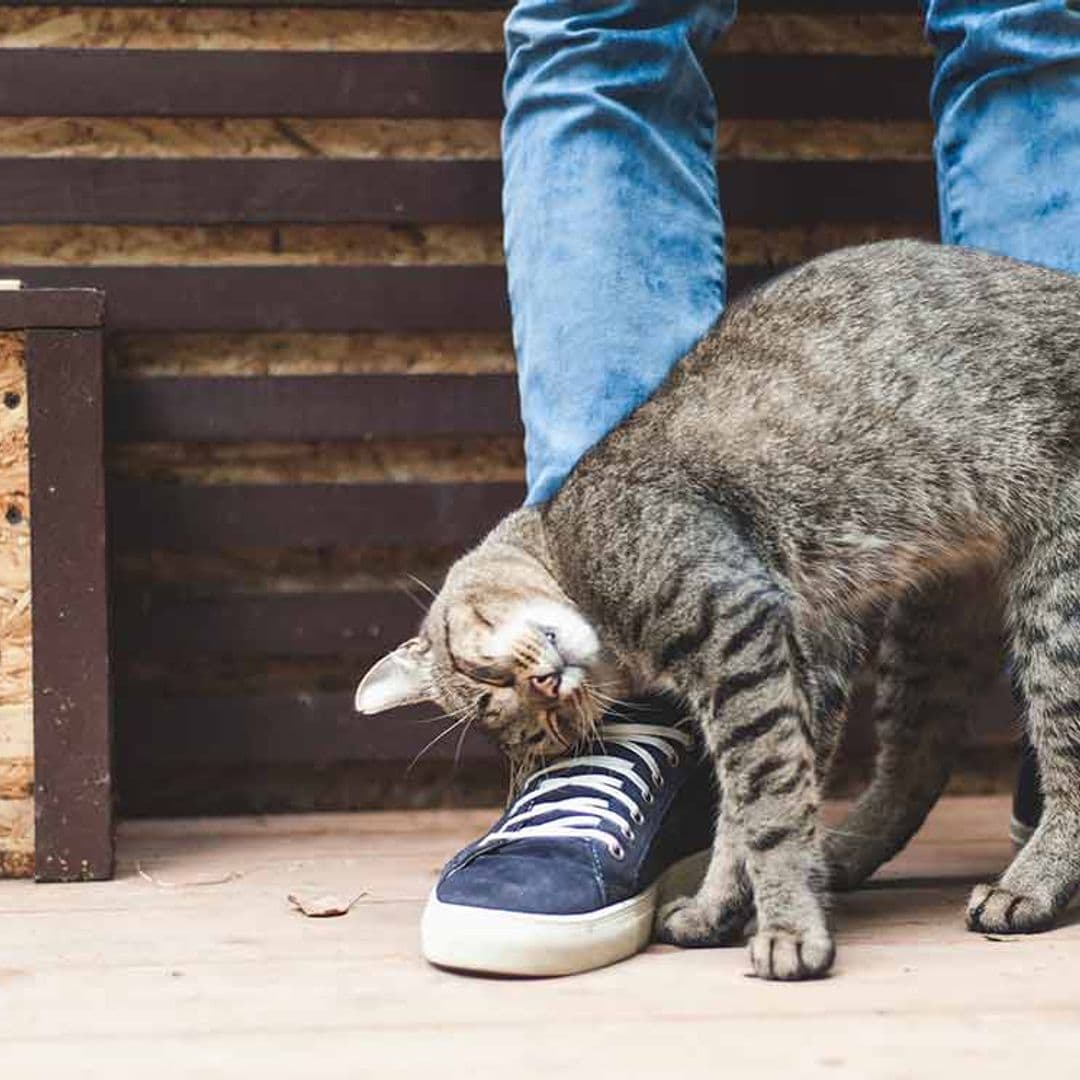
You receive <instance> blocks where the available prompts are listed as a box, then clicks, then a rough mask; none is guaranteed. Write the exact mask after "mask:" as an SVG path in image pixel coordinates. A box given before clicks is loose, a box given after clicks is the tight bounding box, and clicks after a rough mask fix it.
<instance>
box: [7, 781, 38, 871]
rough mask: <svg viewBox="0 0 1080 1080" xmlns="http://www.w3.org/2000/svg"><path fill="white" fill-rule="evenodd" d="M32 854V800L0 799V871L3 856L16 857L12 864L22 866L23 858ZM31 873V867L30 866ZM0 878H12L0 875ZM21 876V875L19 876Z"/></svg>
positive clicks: (28, 798)
mask: <svg viewBox="0 0 1080 1080" xmlns="http://www.w3.org/2000/svg"><path fill="white" fill-rule="evenodd" d="M33 852H34V800H33V798H30V797H23V798H19V799H0V870H2V867H3V859H4V856H5V855H7V856H12V855H13V856H16V859H14V860H12V861H13V864H14V865H15V866H16V867H18V866H23V865H24V862H25V859H24V857H25V856H31V857H32V856H33ZM30 869H31V871H32V870H33V866H32V865H31V866H30ZM0 876H5V877H6V876H12V875H7V874H0ZM20 876H22V875H20Z"/></svg>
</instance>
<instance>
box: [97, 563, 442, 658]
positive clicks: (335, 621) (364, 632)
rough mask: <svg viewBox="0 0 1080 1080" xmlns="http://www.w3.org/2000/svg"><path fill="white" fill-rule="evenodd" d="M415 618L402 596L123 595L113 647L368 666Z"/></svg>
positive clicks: (141, 652) (407, 632)
mask: <svg viewBox="0 0 1080 1080" xmlns="http://www.w3.org/2000/svg"><path fill="white" fill-rule="evenodd" d="M432 584H436V583H434V582H433V583H432ZM421 615H422V609H421V608H420V607H419V606H418V604H417V601H416V600H415V599H414V598H413V597H412V596H409V595H406V594H405V593H404V592H330V593H263V594H244V593H233V594H226V595H221V596H211V597H176V596H170V595H169V594H168V593H165V592H160V591H157V590H134V589H127V590H125V593H124V600H123V602H122V603H119V604H117V606H116V611H115V614H114V630H115V634H116V644H117V647H118V648H119V649H120V650H121V653H122V654H123V655H128V656H131V655H138V656H140V657H147V656H152V657H172V658H177V657H188V658H191V657H205V656H209V655H214V654H218V655H222V656H228V657H249V656H281V657H291V658H298V657H313V656H353V657H363V658H364V659H365V660H367V659H372V658H374V657H377V656H380V655H381V654H382V653H384V652H387V651H388V650H390V649H392V648H394V647H395V646H396V645H398V644H399V643H400V642H402V641H404V640H405V639H406V638H409V637H412V635H413V634H415V633H416V628H417V626H418V625H419V623H420V619H421Z"/></svg>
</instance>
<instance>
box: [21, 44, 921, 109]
mask: <svg viewBox="0 0 1080 1080" xmlns="http://www.w3.org/2000/svg"><path fill="white" fill-rule="evenodd" d="M3 64H4V79H3V80H2V81H0V115H8V116H130V115H136V114H137V115H142V116H222V115H225V116H384V117H421V116H425V117H477V118H480V117H497V116H499V115H500V113H501V112H502V74H503V60H502V57H501V56H499V55H498V54H495V53H374V52H372V53H301V52H295V53H283V52H263V51H259V52H243V51H228V52H212V51H207V52H196V51H188V52H184V51H175V52H174V51H168V50H154V49H146V50H132V51H126V50H122V49H91V50H83V49H6V50H4V51H3ZM706 69H707V71H708V75H709V79H710V81H711V83H712V85H713V88H714V91H715V93H716V96H717V100H718V102H719V105H720V111H721V113H722V114H723V115H725V116H738V117H777V116H784V117H789V118H797V117H813V116H832V117H837V118H840V117H849V118H860V117H861V118H877V117H895V118H922V117H923V116H925V114H926V112H927V95H928V92H929V80H930V61H929V60H928V59H926V58H923V57H879V56H870V57H862V56H772V55H745V54H739V55H733V56H720V57H710V58H709V60H708V61H707V62H706Z"/></svg>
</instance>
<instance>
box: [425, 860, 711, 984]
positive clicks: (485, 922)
mask: <svg viewBox="0 0 1080 1080" xmlns="http://www.w3.org/2000/svg"><path fill="white" fill-rule="evenodd" d="M709 854H710V853H709V852H708V851H707V850H706V851H699V852H696V853H695V854H693V855H688V856H687V857H686V858H685V859H681V860H680V861H679V862H677V863H675V864H674V865H673V866H672V867H670V868H669V869H668V870H667V871H666V872H665V873H664V874H663V875H662V876H661V877H660V879H659V880H658V881H657V882H655V883H654V884H653V885H651V886H650V887H649V888H648V889H646V890H645V891H644V892H642V893H638V895H637V896H632V897H630V899H629V900H623V901H622V902H621V903H618V904H612V905H611V906H610V907H606V908H601V909H600V910H599V911H587V912H585V913H583V914H581V915H531V914H529V913H528V912H521V911H497V910H492V909H490V908H479V907H466V906H464V905H462V904H444V903H442V902H441V901H440V900H439V899H438V897H437V896H436V895H435V891H434V890H432V892H431V895H430V896H429V897H428V902H427V907H426V908H425V909H424V917H423V919H422V920H421V923H420V942H421V949H422V951H423V954H424V958H425V959H426V960H428V961H429V962H430V963H432V964H435V965H437V966H438V967H445V968H452V969H454V970H456V971H472V972H478V973H484V974H488V975H532V976H538V975H573V974H575V973H576V972H580V971H591V970H592V969H593V968H598V967H605V966H606V965H607V964H614V963H616V962H617V961H619V960H625V959H626V958H627V957H628V956H633V955H634V953H637V952H641V950H642V949H644V948H645V946H646V945H648V943H649V939H650V938H651V937H652V927H653V918H654V916H655V915H656V909H657V908H658V907H659V906H660V905H661V904H664V903H666V902H667V901H668V900H672V899H674V898H675V897H677V896H687V895H689V894H690V893H692V892H694V891H695V890H696V889H697V887H698V885H699V884H700V883H701V879H702V878H703V877H704V876H705V869H706V867H707V866H708V864H709Z"/></svg>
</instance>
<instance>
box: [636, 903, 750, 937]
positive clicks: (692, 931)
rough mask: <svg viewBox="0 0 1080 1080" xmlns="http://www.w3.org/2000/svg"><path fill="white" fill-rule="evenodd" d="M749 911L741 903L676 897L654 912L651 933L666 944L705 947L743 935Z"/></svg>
mask: <svg viewBox="0 0 1080 1080" xmlns="http://www.w3.org/2000/svg"><path fill="white" fill-rule="evenodd" d="M749 918H750V914H749V912H748V911H747V910H746V907H745V905H741V904H734V905H729V906H725V905H724V904H716V903H710V902H709V901H707V900H706V899H704V898H703V897H701V896H700V895H697V896H680V897H679V898H678V899H677V900H672V901H671V903H669V904H665V905H664V906H663V907H662V908H660V910H659V911H658V912H657V913H656V923H655V925H654V927H653V936H654V938H655V939H656V940H657V941H660V942H663V943H664V944H666V945H678V946H680V947H681V948H683V949H708V948H711V947H713V946H717V945H733V944H735V943H736V942H739V941H741V940H742V938H743V930H744V928H745V927H746V924H747V922H748V921H749Z"/></svg>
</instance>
